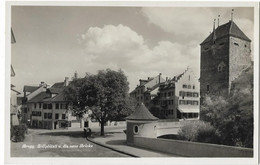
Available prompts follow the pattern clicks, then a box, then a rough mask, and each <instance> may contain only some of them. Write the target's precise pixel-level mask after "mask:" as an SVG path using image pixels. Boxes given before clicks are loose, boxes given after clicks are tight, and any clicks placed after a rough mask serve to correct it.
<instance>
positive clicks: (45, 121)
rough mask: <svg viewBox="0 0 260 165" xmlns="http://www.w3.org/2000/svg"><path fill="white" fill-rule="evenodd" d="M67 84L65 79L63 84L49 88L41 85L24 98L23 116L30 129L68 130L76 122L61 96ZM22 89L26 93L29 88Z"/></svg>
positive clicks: (56, 84)
mask: <svg viewBox="0 0 260 165" xmlns="http://www.w3.org/2000/svg"><path fill="white" fill-rule="evenodd" d="M68 84H69V82H68V78H67V77H66V78H65V80H64V82H59V83H55V84H54V85H52V86H51V87H50V88H47V86H46V85H43V83H41V85H40V87H38V88H34V91H32V92H31V93H30V94H29V95H27V96H26V97H25V99H24V100H25V103H24V108H23V109H24V113H25V115H23V116H27V123H28V124H29V125H30V126H31V127H32V128H43V129H60V128H68V127H71V122H72V121H76V120H77V119H76V117H75V116H73V114H72V112H71V111H70V110H69V107H68V104H69V102H68V101H66V100H65V97H64V94H63V90H64V88H65V87H66V86H67V85H68ZM24 89H25V90H24V92H25V93H26V92H28V89H29V88H28V86H26V88H24ZM30 89H32V88H30ZM32 95H33V96H32Z"/></svg>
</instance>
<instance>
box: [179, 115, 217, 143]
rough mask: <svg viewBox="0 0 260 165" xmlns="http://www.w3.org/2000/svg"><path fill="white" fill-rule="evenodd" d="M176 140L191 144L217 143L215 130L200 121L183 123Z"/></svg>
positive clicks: (208, 124)
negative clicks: (190, 142) (191, 142)
mask: <svg viewBox="0 0 260 165" xmlns="http://www.w3.org/2000/svg"><path fill="white" fill-rule="evenodd" d="M178 138H179V139H181V140H187V141H193V142H203V143H215V144H218V143H219V136H218V132H217V131H216V129H215V128H214V127H213V126H212V125H210V123H208V122H204V121H200V120H194V121H184V122H183V123H182V127H181V128H180V130H179V132H178Z"/></svg>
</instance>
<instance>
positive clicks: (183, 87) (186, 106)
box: [151, 68, 200, 120]
mask: <svg viewBox="0 0 260 165" xmlns="http://www.w3.org/2000/svg"><path fill="white" fill-rule="evenodd" d="M199 91H200V83H199V80H198V78H197V77H196V76H195V75H194V73H193V71H192V70H191V69H190V68H187V69H186V70H185V71H184V72H183V73H181V74H179V75H177V76H174V77H173V78H172V79H170V78H169V79H167V80H166V81H165V82H164V83H161V84H160V86H159V90H158V96H157V97H158V98H157V101H156V102H155V105H154V107H153V109H152V111H151V112H152V113H153V115H154V116H156V117H158V118H160V119H175V120H178V119H199V112H200V107H199V105H200V95H199Z"/></svg>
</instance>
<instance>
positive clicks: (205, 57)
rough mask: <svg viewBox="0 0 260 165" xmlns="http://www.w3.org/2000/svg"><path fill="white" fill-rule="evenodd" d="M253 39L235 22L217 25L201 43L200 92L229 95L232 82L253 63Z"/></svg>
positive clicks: (202, 94) (202, 93)
mask: <svg viewBox="0 0 260 165" xmlns="http://www.w3.org/2000/svg"><path fill="white" fill-rule="evenodd" d="M250 44H251V40H250V39H249V38H248V37H247V36H246V35H245V34H244V33H243V32H242V31H241V30H240V29H239V27H238V26H237V25H236V24H235V22H234V21H232V20H230V21H229V22H228V23H226V24H223V25H221V26H218V27H217V28H215V22H214V26H213V32H212V33H211V34H210V35H209V36H208V37H207V38H206V39H205V40H204V41H203V42H202V43H201V44H200V46H201V57H200V58H201V59H200V60H201V64H200V92H201V96H202V98H203V96H205V94H214V95H228V94H229V90H230V87H231V83H232V81H233V80H234V79H236V78H237V77H238V75H239V74H240V73H241V71H242V70H243V69H245V68H246V67H247V66H248V65H250V63H251V56H250V54H251V45H250Z"/></svg>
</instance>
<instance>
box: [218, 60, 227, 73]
mask: <svg viewBox="0 0 260 165" xmlns="http://www.w3.org/2000/svg"><path fill="white" fill-rule="evenodd" d="M225 66H226V65H225V63H224V62H221V63H220V64H219V65H218V71H219V72H220V71H223V69H224V67H225Z"/></svg>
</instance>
